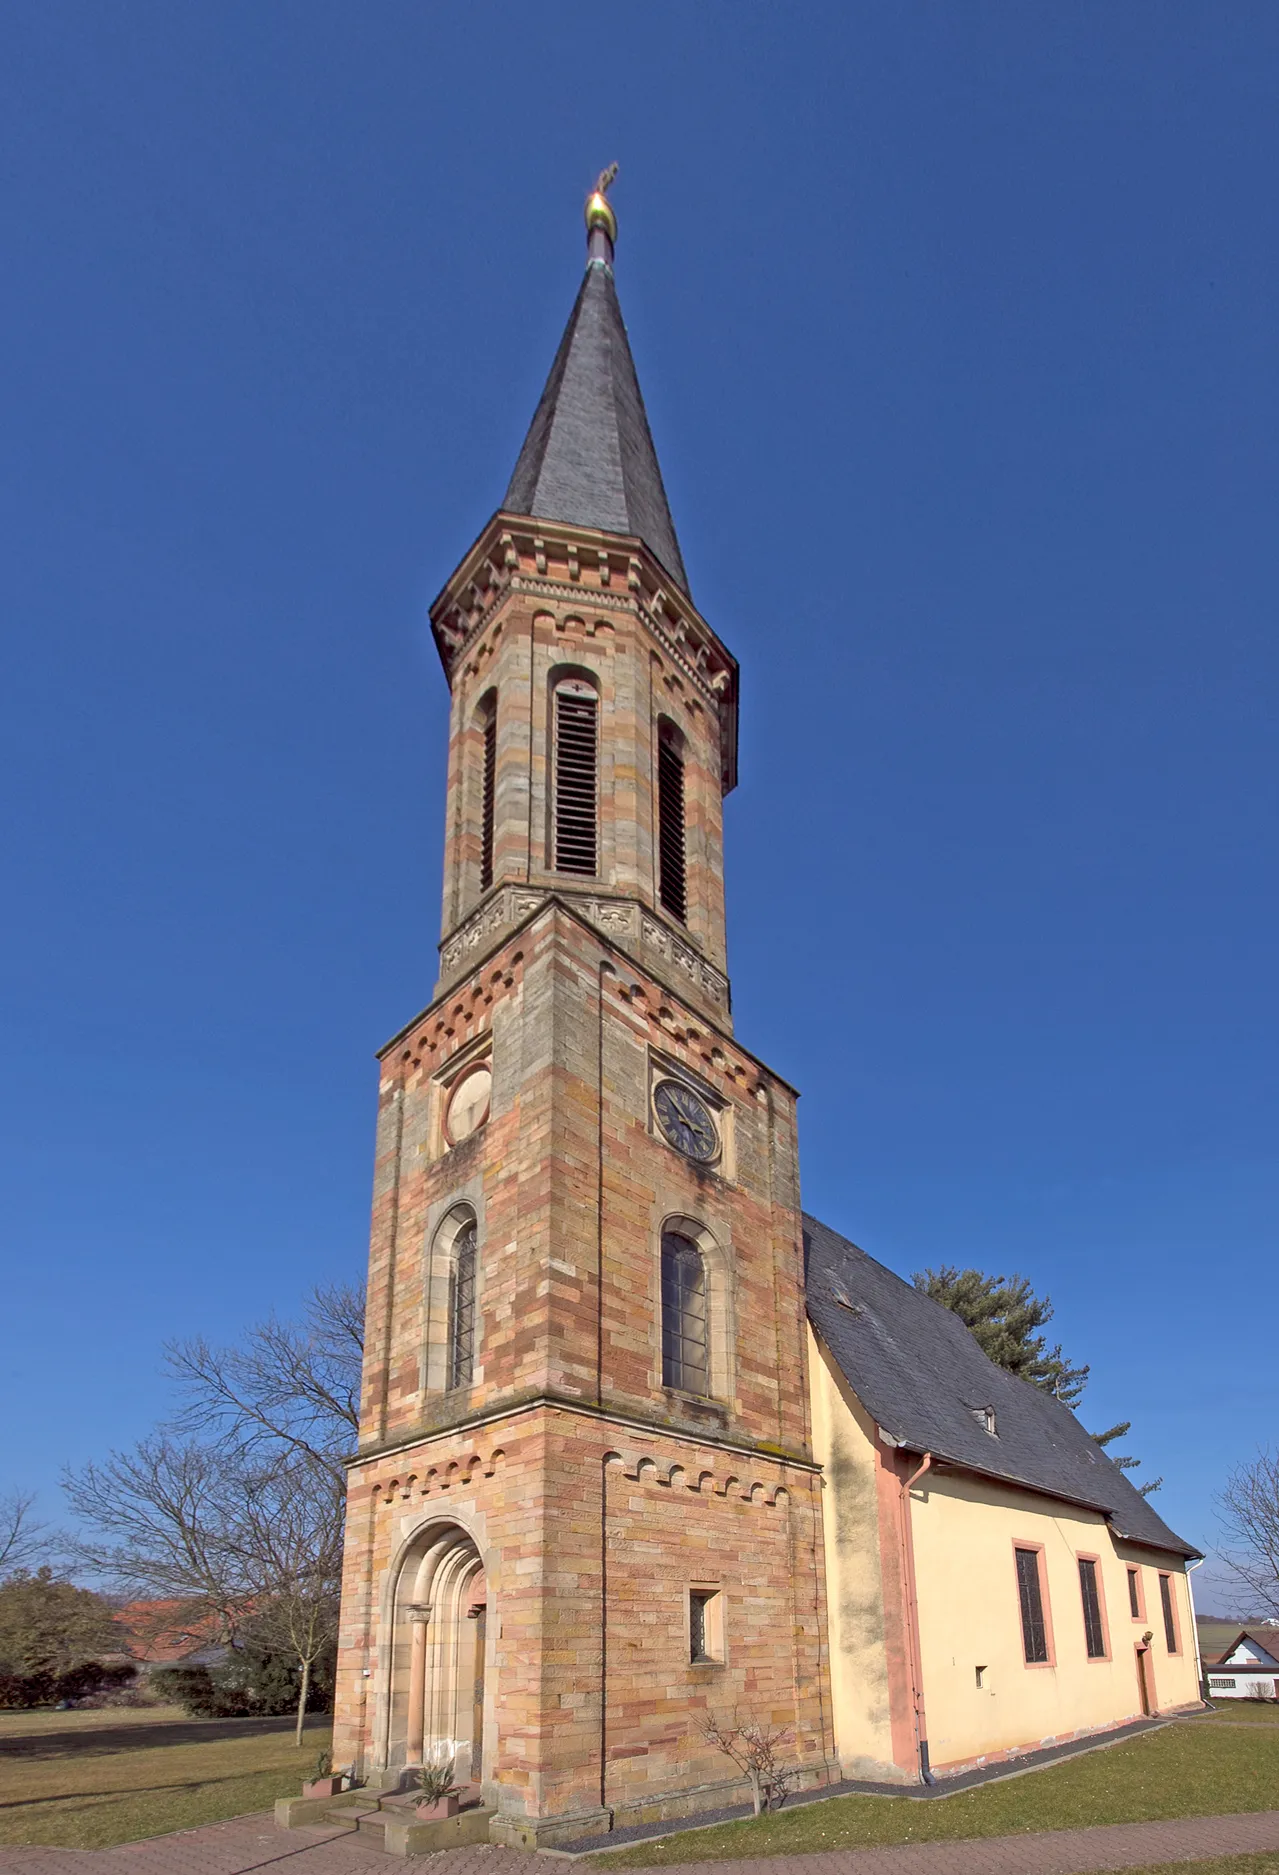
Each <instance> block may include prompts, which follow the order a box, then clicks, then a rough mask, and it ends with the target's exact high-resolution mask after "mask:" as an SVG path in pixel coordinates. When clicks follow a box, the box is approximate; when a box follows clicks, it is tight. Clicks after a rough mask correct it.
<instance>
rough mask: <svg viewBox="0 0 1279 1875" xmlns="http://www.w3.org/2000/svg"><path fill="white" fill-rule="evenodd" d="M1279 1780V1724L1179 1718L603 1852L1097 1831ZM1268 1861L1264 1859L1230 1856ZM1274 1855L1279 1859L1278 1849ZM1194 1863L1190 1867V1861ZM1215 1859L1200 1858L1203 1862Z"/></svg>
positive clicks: (1260, 1796)
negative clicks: (965, 1780) (1008, 1770)
mask: <svg viewBox="0 0 1279 1875" xmlns="http://www.w3.org/2000/svg"><path fill="white" fill-rule="evenodd" d="M1277 1789H1279V1727H1275V1728H1274V1729H1273V1731H1272V1733H1271V1734H1270V1735H1269V1736H1267V1735H1266V1734H1265V1732H1264V1731H1263V1730H1262V1729H1261V1728H1260V1727H1258V1728H1257V1729H1255V1730H1254V1729H1253V1728H1251V1727H1249V1728H1247V1729H1245V1728H1243V1727H1240V1726H1234V1727H1231V1728H1230V1729H1226V1728H1225V1727H1217V1726H1215V1725H1214V1724H1213V1722H1212V1721H1211V1720H1210V1719H1209V1720H1204V1721H1201V1722H1199V1723H1197V1724H1193V1725H1170V1726H1167V1727H1165V1729H1164V1730H1162V1731H1158V1732H1147V1733H1145V1734H1144V1735H1142V1736H1140V1737H1137V1738H1131V1739H1127V1740H1125V1742H1124V1743H1123V1744H1119V1745H1112V1746H1109V1747H1108V1748H1107V1749H1105V1750H1103V1751H1093V1752H1088V1753H1086V1754H1085V1755H1082V1756H1080V1757H1077V1758H1068V1759H1066V1760H1065V1761H1064V1762H1062V1763H1060V1764H1055V1765H1050V1766H1048V1767H1047V1768H1046V1769H1044V1770H1042V1771H1035V1772H1031V1773H1028V1774H1027V1775H1024V1776H1021V1777H1012V1778H1008V1779H1005V1780H1004V1781H1002V1782H1000V1783H994V1784H985V1785H982V1786H981V1787H980V1788H978V1789H976V1790H968V1791H962V1792H959V1793H958V1794H957V1795H955V1796H953V1797H946V1798H943V1799H941V1800H937V1799H934V1798H930V1799H927V1800H924V1801H920V1800H919V1799H912V1798H909V1797H832V1798H830V1799H829V1800H828V1801H826V1802H822V1803H812V1804H802V1805H800V1806H799V1807H797V1808H795V1809H791V1810H780V1811H777V1812H775V1813H774V1814H773V1815H772V1816H763V1817H752V1818H748V1819H746V1820H745V1821H743V1822H740V1823H720V1824H717V1825H715V1826H714V1827H712V1828H710V1829H700V1830H685V1831H681V1832H680V1834H679V1835H676V1836H667V1837H663V1838H661V1839H660V1840H659V1841H656V1842H648V1843H637V1844H636V1845H635V1846H634V1848H631V1849H620V1850H616V1851H614V1852H613V1853H611V1854H608V1855H606V1856H605V1857H602V1858H600V1860H601V1862H602V1863H603V1865H604V1866H606V1867H608V1868H610V1869H612V1868H651V1867H655V1866H658V1865H661V1864H669V1863H675V1862H701V1861H712V1860H713V1861H722V1860H724V1859H726V1858H729V1857H737V1856H764V1855H805V1854H812V1853H814V1852H816V1853H822V1852H825V1851H828V1850H833V1849H860V1848H866V1847H872V1846H874V1847H877V1846H879V1845H880V1844H883V1843H903V1842H953V1841H956V1840H959V1839H962V1838H965V1837H974V1836H1010V1835H1022V1834H1026V1833H1027V1832H1029V1831H1032V1830H1040V1829H1086V1828H1088V1827H1089V1826H1090V1825H1092V1824H1096V1823H1140V1822H1156V1821H1163V1820H1164V1819H1166V1818H1169V1817H1179V1816H1221V1815H1224V1814H1225V1813H1227V1812H1229V1811H1240V1810H1269V1809H1272V1808H1273V1807H1274V1806H1275V1793H1276V1790H1277ZM1254 1863H1256V1865H1257V1868H1258V1870H1260V1869H1263V1868H1265V1867H1266V1862H1265V1858H1264V1857H1263V1858H1261V1859H1260V1860H1258V1858H1256V1857H1234V1858H1229V1859H1227V1860H1226V1861H1223V1862H1222V1863H1221V1867H1222V1868H1223V1869H1225V1868H1231V1867H1234V1866H1235V1865H1236V1864H1237V1866H1238V1867H1239V1868H1240V1869H1245V1868H1250V1867H1251V1866H1252V1865H1253V1864H1254ZM1271 1864H1272V1865H1275V1866H1279V1864H1276V1859H1275V1858H1273V1857H1272V1858H1271ZM1183 1866H1184V1865H1183ZM1208 1866H1209V1865H1208V1864H1207V1863H1200V1864H1198V1865H1197V1868H1198V1869H1205V1868H1207V1867H1208Z"/></svg>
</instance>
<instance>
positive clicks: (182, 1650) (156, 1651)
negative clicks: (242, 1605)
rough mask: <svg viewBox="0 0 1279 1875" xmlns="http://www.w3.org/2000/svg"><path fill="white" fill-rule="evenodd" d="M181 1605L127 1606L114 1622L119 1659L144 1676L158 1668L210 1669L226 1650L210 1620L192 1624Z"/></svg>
mask: <svg viewBox="0 0 1279 1875" xmlns="http://www.w3.org/2000/svg"><path fill="white" fill-rule="evenodd" d="M186 1609H187V1604H186V1603H185V1602H182V1601H140V1602H126V1603H125V1605H124V1607H123V1608H117V1609H116V1611H115V1615H114V1619H115V1623H116V1626H117V1627H118V1628H119V1630H120V1640H121V1648H120V1651H121V1655H122V1657H123V1658H125V1659H126V1660H134V1661H136V1662H137V1664H138V1666H139V1668H140V1669H141V1670H142V1672H144V1673H151V1672H154V1671H155V1669H156V1668H157V1667H179V1666H180V1667H213V1666H218V1665H219V1664H220V1663H221V1662H222V1661H223V1660H224V1659H225V1658H226V1654H227V1649H226V1647H225V1645H224V1644H223V1643H222V1642H221V1641H220V1640H219V1639H218V1637H217V1631H216V1624H215V1622H214V1619H213V1617H212V1616H208V1615H201V1616H198V1617H197V1618H196V1619H194V1620H192V1619H190V1618H189V1615H188V1614H186V1613H184V1610H186Z"/></svg>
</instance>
